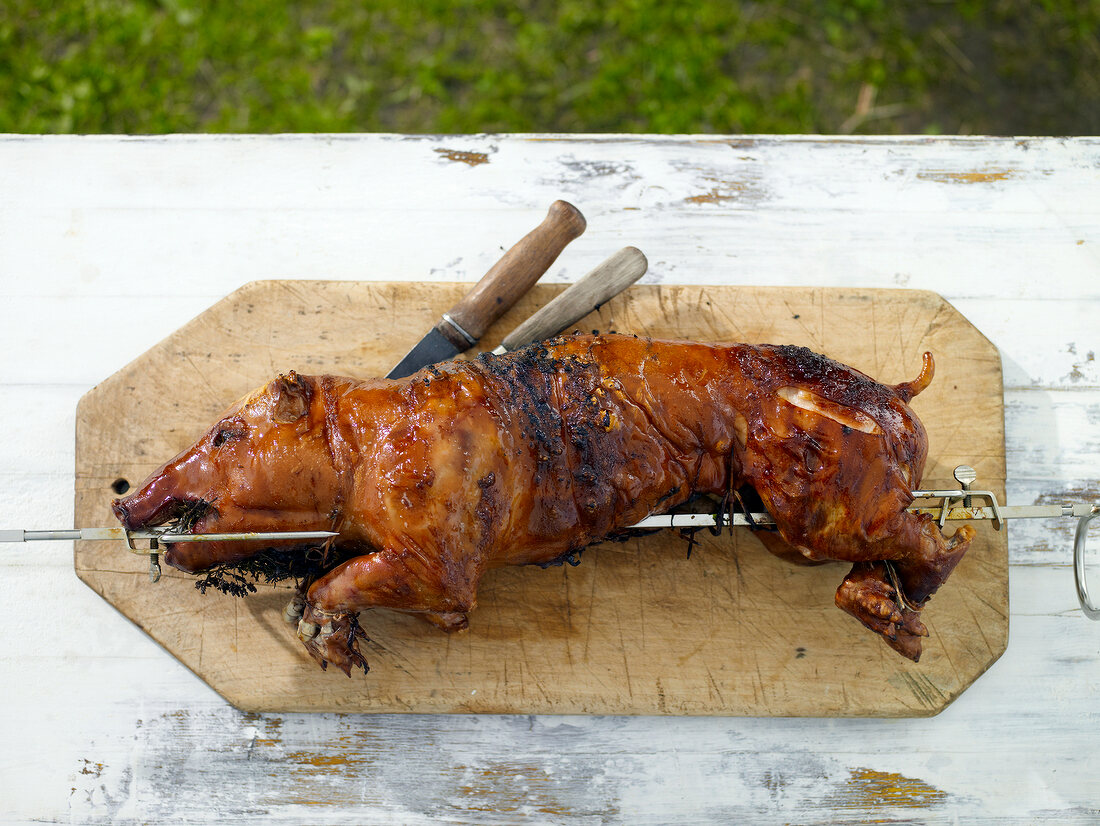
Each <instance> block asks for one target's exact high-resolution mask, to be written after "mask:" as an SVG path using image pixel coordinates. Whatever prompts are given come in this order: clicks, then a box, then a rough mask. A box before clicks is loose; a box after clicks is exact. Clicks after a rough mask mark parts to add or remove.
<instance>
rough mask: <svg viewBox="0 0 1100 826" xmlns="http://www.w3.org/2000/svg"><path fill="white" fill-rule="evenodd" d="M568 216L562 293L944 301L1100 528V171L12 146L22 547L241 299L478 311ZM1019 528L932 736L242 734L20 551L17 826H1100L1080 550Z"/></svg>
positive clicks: (701, 151) (1041, 146) (506, 151)
mask: <svg viewBox="0 0 1100 826" xmlns="http://www.w3.org/2000/svg"><path fill="white" fill-rule="evenodd" d="M558 197H564V198H566V199H568V200H570V201H572V202H574V203H576V204H577V205H578V206H579V207H580V208H581V210H582V211H583V212H584V213H585V215H586V216H587V218H588V221H589V229H588V232H587V233H586V234H585V235H584V236H583V237H582V238H580V239H579V240H578V241H576V242H574V244H573V245H572V246H571V247H570V248H569V249H568V250H567V252H566V253H565V255H564V256H563V257H562V259H561V260H560V261H559V262H558V263H557V264H556V265H555V266H554V268H553V269H552V271H551V272H550V274H549V275H548V279H549V280H557V281H569V280H572V279H575V278H577V277H578V276H580V275H581V274H583V273H584V272H586V271H587V269H588V268H589V267H591V266H592V265H593V264H595V263H596V262H598V261H599V260H601V259H602V258H603V257H605V256H606V255H608V254H609V253H610V252H612V251H614V250H615V249H618V248H619V247H621V246H623V245H625V244H634V245H637V246H639V247H640V248H642V249H643V250H644V251H645V252H646V253H647V255H648V256H649V259H650V262H651V268H650V272H649V274H648V275H647V276H646V280H647V281H648V282H649V283H653V282H664V283H713V284H724V283H734V284H754V283H755V284H785V285H845V284H851V285H859V286H867V287H891V286H904V287H912V288H923V289H931V290H935V291H937V292H939V293H941V294H942V295H943V296H945V297H946V298H947V299H948V300H950V301H951V302H952V303H953V304H954V305H955V306H956V307H957V308H958V309H959V310H961V311H962V312H963V313H964V314H965V315H966V316H967V317H968V318H969V319H970V320H971V321H972V322H973V323H974V324H975V325H976V326H977V327H979V328H980V329H981V330H983V331H984V332H985V334H986V335H987V336H988V337H989V338H990V339H991V340H992V341H993V342H994V343H995V344H996V345H997V346H998V347H999V348H1000V350H1001V353H1002V355H1003V360H1004V378H1005V404H1006V431H1007V449H1008V475H1009V479H1008V493H1009V499H1010V501H1012V502H1015V503H1020V504H1029V503H1032V502H1038V501H1056V500H1058V499H1060V498H1061V497H1062V493H1063V492H1066V494H1067V496H1069V497H1072V498H1074V499H1076V500H1078V501H1084V500H1097V499H1100V481H1098V477H1100V361H1098V360H1097V359H1096V353H1098V352H1100V323H1098V321H1100V140H1098V139H1073V140H1054V139H1040V140H1019V141H1017V140H1011V139H1003V140H1002V139H993V140H989V139H895V138H885V139H874V138H870V139H868V138H864V139H848V138H845V139H838V140H832V139H817V138H801V137H793V138H730V139H724V138H714V137H708V138H699V139H691V138H636V137H625V136H624V137H618V136H617V137H583V138H580V137H577V138H574V137H555V136H538V137H492V136H480V137H415V138H401V137H390V136H366V137H360V136H351V137H344V136H340V137H269V138H226V137H170V138H151V139H125V138H112V137H104V138H68V137H59V138H21V137H9V138H4V139H0V285H2V290H0V304H2V313H3V320H4V323H3V324H2V325H0V352H2V353H3V361H2V363H0V379H2V383H3V387H4V393H3V394H2V396H0V423H2V425H3V433H4V437H5V438H4V441H3V451H2V454H0V474H2V478H3V482H4V491H5V492H4V495H3V497H2V499H0V527H26V528H34V527H55V526H65V525H70V524H71V519H72V502H73V428H74V410H75V407H76V403H77V400H78V399H79V398H80V396H81V395H82V394H83V393H84V392H85V391H86V390H88V389H89V388H90V387H92V386H93V385H94V384H95V383H96V382H97V381H99V380H101V379H103V378H105V377H106V376H108V375H110V374H111V373H113V372H114V371H115V370H117V369H118V368H119V367H120V366H122V365H123V364H125V363H126V362H128V361H129V360H130V359H132V358H134V357H135V356H137V355H139V354H140V353H142V352H143V351H144V350H145V349H147V348H148V347H149V346H150V345H152V344H154V343H155V342H157V341H158V340H159V339H160V338H161V337H163V336H164V335H166V334H167V333H168V332H170V331H172V330H174V329H175V328H177V327H178V326H180V325H181V324H182V323H183V322H185V321H187V320H188V319H190V318H191V317H193V316H194V315H196V314H197V313H199V312H200V311H202V310H203V309H205V308H206V307H207V306H209V305H210V304H212V303H213V302H214V301H216V300H217V299H219V298H221V297H222V296H224V295H226V294H227V293H229V292H231V291H232V290H234V289H235V288H237V287H239V286H240V285H241V284H243V283H245V282H247V281H250V280H253V279H260V278H296V279H297V278H327V279H331V278H335V279H396V280H401V279H408V280H415V279H438V280H448V281H474V280H476V279H477V278H478V277H480V276H481V275H482V274H483V273H484V271H485V270H486V269H487V268H488V267H489V266H490V265H491V264H492V263H493V262H494V261H495V260H496V258H497V257H499V255H500V254H501V251H502V250H503V249H504V248H506V247H507V246H509V245H510V244H511V243H512V242H513V241H515V240H516V239H517V238H518V237H519V236H521V235H522V234H523V233H524V232H526V231H527V229H529V228H530V227H532V226H534V225H535V224H536V223H538V221H539V220H540V219H541V217H542V215H543V214H544V212H545V209H546V206H547V205H548V204H549V203H550V202H551V201H552V200H554V199H555V198H558ZM181 392H186V388H181ZM1009 530H1010V534H1009V547H1010V556H1011V563H1012V567H1011V572H1010V591H1011V631H1010V642H1009V647H1008V651H1007V653H1006V654H1005V655H1004V657H1003V658H1002V659H1001V660H1000V661H999V662H997V663H996V664H995V665H994V666H993V667H992V668H991V670H990V671H989V672H988V673H987V674H985V675H984V676H983V677H981V678H980V679H979V680H978V682H977V683H976V684H975V685H973V686H972V687H971V688H970V689H969V690H968V691H967V692H966V693H964V694H963V696H962V697H961V698H960V699H959V700H958V701H957V702H956V703H955V704H954V705H952V706H950V707H949V708H948V709H947V710H946V711H944V712H943V713H942V714H941V715H939V716H938V717H935V718H931V719H923V720H912V721H909V720H901V721H881V720H795V719H727V718H624V717H614V718H593V717H585V718H579V717H569V718H558V717H506V716H499V717H473V716H401V715H392V716H390V715H379V716H358V715H353V716H336V715H315V716H311V715H291V714H282V715H279V714H273V715H263V716H257V715H251V714H243V713H240V712H237V711H236V710H234V709H233V708H232V707H230V706H228V705H226V703H225V702H224V701H222V700H221V699H220V698H219V697H218V696H217V695H216V694H215V693H214V692H213V691H212V690H210V689H209V688H207V687H206V686H205V685H204V684H203V683H201V682H200V681H199V680H198V679H197V678H195V677H194V676H193V675H192V674H191V673H190V672H188V671H186V670H185V669H184V668H183V667H182V666H180V665H179V664H178V663H177V662H176V661H175V660H173V659H172V658H171V657H170V656H169V655H167V654H166V653H165V652H164V651H162V650H161V649H160V648H159V647H157V646H156V645H155V644H154V643H152V642H151V641H150V640H149V639H148V638H146V637H145V636H144V635H143V634H142V632H141V631H139V630H138V629H137V628H135V627H133V626H132V625H130V624H129V622H128V621H126V620H125V619H123V618H122V617H121V616H120V615H119V614H117V613H116V612H115V611H114V610H113V609H112V608H110V607H109V606H108V605H107V604H106V603H105V602H103V601H102V600H101V599H100V598H99V597H98V596H96V595H95V594H93V593H92V592H91V591H90V590H88V589H87V588H85V587H84V586H83V585H82V584H81V583H80V582H79V581H78V580H77V578H76V576H75V575H74V573H73V569H72V548H71V546H70V545H67V544H63V543H58V544H52V545H48V546H47V545H38V546H25V547H17V546H10V545H8V546H0V595H2V599H3V603H4V605H5V606H6V607H7V609H8V610H7V618H6V620H5V622H4V624H3V627H4V633H3V641H2V643H0V678H2V684H3V686H4V693H5V698H4V702H3V704H2V705H0V732H3V735H4V741H5V748H4V749H3V753H2V755H0V821H3V822H26V821H36V822H38V821H48V822H53V821H72V822H79V823H85V822H100V821H110V822H122V823H129V822H137V821H141V822H147V821H162V820H172V821H174V822H177V823H205V822H208V821H209V820H210V819H214V820H229V819H232V820H233V821H234V822H238V823H245V822H263V823H267V822H272V821H282V822H298V821H308V822H316V823H340V824H346V823H356V822H359V823H392V822H402V823H424V822H434V821H446V822H466V821H470V822H479V823H495V822H512V821H515V820H518V819H520V818H521V817H523V816H524V815H530V816H532V818H533V819H534V820H535V821H550V822H565V821H570V822H574V821H575V822H587V823H599V822H623V823H631V824H633V823H653V822H711V821H723V822H745V821H746V820H748V819H750V818H751V819H752V820H774V821H784V822H786V821H793V822H835V821H857V822H858V821H863V820H874V821H897V820H902V821H904V820H910V819H914V820H920V821H925V822H957V821H960V820H961V821H970V820H978V819H983V818H985V819H988V820H990V821H996V822H1005V821H1006V820H1016V821H1021V822H1032V821H1034V820H1043V819H1049V820H1051V821H1054V822H1059V823H1066V822H1082V823H1085V822H1090V823H1092V822H1096V821H1097V820H1100V750H1098V747H1097V746H1098V739H1097V738H1098V735H1097V731H1098V730H1100V712H1098V709H1100V689H1098V686H1100V624H1097V623H1091V622H1089V621H1088V620H1086V619H1085V618H1084V617H1083V615H1082V614H1081V612H1080V611H1079V610H1078V609H1077V603H1076V599H1075V595H1074V590H1073V578H1072V573H1071V569H1070V568H1069V561H1070V531H1071V525H1069V524H1066V525H1059V524H1057V523H1054V522H1033V523H1028V524H1021V523H1015V524H1013V525H1011V527H1010V529H1009ZM341 679H343V678H342V677H341ZM813 690H814V687H813V686H812V685H807V686H806V691H807V692H812V691H813Z"/></svg>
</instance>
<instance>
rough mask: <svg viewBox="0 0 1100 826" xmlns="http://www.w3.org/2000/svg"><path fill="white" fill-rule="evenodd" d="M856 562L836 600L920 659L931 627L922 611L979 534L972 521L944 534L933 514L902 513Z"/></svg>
mask: <svg viewBox="0 0 1100 826" xmlns="http://www.w3.org/2000/svg"><path fill="white" fill-rule="evenodd" d="M882 533H883V536H882V538H880V539H879V540H878V541H876V542H874V543H872V548H873V554H874V557H873V558H865V559H864V560H862V561H857V562H856V563H855V565H853V566H852V570H851V571H850V572H849V573H848V576H846V577H845V578H844V581H843V582H842V583H841V584H840V587H839V588H838V589H837V592H836V604H837V606H838V607H840V608H842V609H843V610H845V611H846V612H848V613H849V614H851V615H852V616H853V617H855V618H856V619H857V620H859V621H860V622H861V623H863V625H864V626H865V627H867V628H868V629H870V630H871V631H874V632H875V633H877V634H879V635H881V636H882V638H883V640H884V641H885V642H886V644H887V645H889V646H890V647H891V648H892V649H894V650H895V651H897V652H898V653H899V654H901V655H902V656H903V657H907V658H908V659H910V660H912V661H913V662H917V661H919V660H920V655H921V641H920V638H921V637H926V636H928V631H927V629H926V628H925V627H924V623H923V622H921V619H920V611H921V609H922V608H923V607H924V606H925V605H926V604H927V602H928V600H929V599H930V598H931V596H932V594H934V593H935V592H936V589H938V588H939V587H940V585H942V584H943V582H944V580H946V579H947V577H948V576H949V575H950V574H951V572H952V571H953V570H954V569H955V566H956V565H957V564H958V563H959V560H960V559H962V556H963V554H964V553H966V550H967V548H968V547H969V545H970V542H971V540H972V539H973V538H974V529H973V528H972V527H970V526H969V525H965V526H963V527H961V528H959V529H958V530H957V531H956V532H955V534H954V535H953V536H952V537H950V538H949V539H947V538H944V536H943V534H941V533H940V531H939V528H938V527H937V526H936V523H935V522H934V521H933V519H932V518H931V517H930V516H927V515H922V516H918V515H916V514H912V513H908V512H906V511H903V512H901V513H899V514H898V515H897V517H896V519H895V520H894V523H892V524H891V526H890V527H888V528H887V529H884V530H883V531H882Z"/></svg>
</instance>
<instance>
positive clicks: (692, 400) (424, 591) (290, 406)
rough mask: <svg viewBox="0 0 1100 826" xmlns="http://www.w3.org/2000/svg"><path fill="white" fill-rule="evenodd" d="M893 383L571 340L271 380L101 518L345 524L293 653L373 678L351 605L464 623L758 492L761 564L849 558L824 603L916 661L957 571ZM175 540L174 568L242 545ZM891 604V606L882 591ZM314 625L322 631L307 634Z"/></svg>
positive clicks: (806, 355) (723, 350) (223, 526)
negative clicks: (587, 556) (507, 570)
mask: <svg viewBox="0 0 1100 826" xmlns="http://www.w3.org/2000/svg"><path fill="white" fill-rule="evenodd" d="M931 375H932V363H931V357H930V356H929V355H927V354H926V356H925V364H924V369H923V370H922V372H921V375H920V377H918V379H916V380H915V381H913V382H909V383H907V384H902V385H898V386H897V387H887V386H884V385H881V384H878V383H877V382H874V381H872V380H871V379H869V378H868V377H867V376H865V375H864V374H862V373H860V372H858V371H856V370H853V369H851V368H849V367H845V366H843V365H841V364H838V363H837V362H834V361H832V360H830V359H827V358H825V357H823V356H820V355H818V354H816V353H813V352H811V351H809V350H806V349H804V348H800V347H790V346H750V345H744V344H735V345H706V344H696V343H689V342H668V341H653V340H649V339H640V338H634V337H629V336H618V335H607V336H572V337H566V338H559V339H554V340H552V341H550V342H547V343H545V344H541V345H536V346H533V347H530V348H526V349H524V350H521V351H518V352H515V353H511V354H508V355H505V356H499V357H493V356H489V357H482V358H479V359H477V360H476V361H473V362H469V363H467V362H451V363H447V364H443V365H439V366H438V367H432V368H428V369H426V370H423V371H421V372H419V373H417V374H415V375H413V376H411V377H410V378H408V379H403V380H399V381H389V380H383V379H379V380H372V381H353V380H351V379H346V378H336V377H331V376H317V377H309V376H297V375H295V374H291V375H290V376H289V377H280V378H279V379H276V380H275V381H274V382H272V383H270V384H269V385H267V386H266V387H264V388H262V389H260V390H258V391H257V392H256V393H254V394H252V395H251V396H249V397H248V398H246V399H244V400H242V401H241V402H239V403H238V404H237V405H235V406H234V407H233V408H232V409H230V411H229V412H228V413H227V414H226V416H225V417H223V419H222V420H221V421H219V422H218V423H217V424H216V425H215V426H214V427H213V428H211V430H210V431H209V432H208V433H207V434H206V435H205V436H204V437H203V438H202V439H200V440H199V442H198V443H197V444H195V445H194V446H193V447H192V448H190V449H189V450H187V451H184V452H183V453H181V454H180V455H179V456H177V457H176V458H174V459H173V460H171V461H170V462H168V463H167V464H166V465H165V466H164V467H163V468H161V469H160V470H158V471H157V472H156V473H154V474H153V475H152V476H151V477H150V478H149V480H148V481H147V482H146V483H145V484H144V486H143V487H142V488H141V489H140V490H138V491H137V492H135V493H134V494H133V495H131V496H129V497H126V498H125V499H120V500H117V501H116V503H115V512H116V514H117V515H118V516H119V518H120V519H121V520H122V522H123V523H124V524H125V525H126V526H127V527H130V528H140V527H143V526H148V525H152V524H158V523H160V522H164V521H166V520H167V519H169V518H171V517H172V516H173V515H176V514H178V513H179V511H180V509H181V507H182V506H183V504H185V503H188V502H193V501H196V500H199V499H201V500H204V501H206V502H210V503H212V504H213V509H211V510H210V511H209V513H207V515H206V516H205V517H203V518H202V519H201V520H200V521H199V522H197V523H196V524H195V525H194V526H193V528H192V529H193V530H195V531H196V532H212V531H240V530H263V529H276V528H284V529H289V528H300V529H321V528H332V529H336V530H339V532H340V536H339V540H338V543H339V544H340V545H341V546H342V547H343V548H345V549H348V548H352V549H354V550H356V551H361V552H362V555H360V556H356V557H355V558H353V559H351V560H350V561H348V562H346V563H344V564H342V565H340V566H339V567H337V568H335V569H334V570H332V571H331V572H329V573H327V574H326V575H325V576H323V577H321V578H320V579H318V580H317V581H316V582H313V583H312V585H311V586H310V587H309V589H308V594H307V595H306V598H307V604H306V606H305V616H304V619H303V623H302V624H301V626H300V628H302V629H304V630H303V631H302V632H301V633H300V636H302V637H303V641H304V642H305V644H306V646H307V648H308V649H309V650H310V653H311V654H313V656H314V657H315V658H317V659H318V660H319V661H321V662H322V664H325V663H326V662H334V663H336V664H337V665H338V666H340V667H341V668H343V669H344V670H345V671H348V670H349V669H350V667H351V666H352V665H365V663H364V662H363V660H362V658H361V657H360V656H359V654H358V651H357V650H356V646H355V634H356V629H357V626H356V624H355V621H354V620H355V616H356V614H357V613H358V612H359V611H361V610H363V609H366V608H372V607H382V608H391V609H394V610H399V611H410V612H418V613H421V614H424V615H425V616H426V617H427V618H428V619H430V620H431V621H433V622H435V623H436V624H438V625H440V626H441V627H444V628H446V629H448V630H454V629H457V628H462V627H465V623H466V614H467V613H468V612H469V611H471V610H472V609H473V608H474V607H475V605H476V599H477V588H478V583H479V581H480V580H481V577H482V575H483V574H484V572H485V571H486V570H487V569H488V568H490V567H494V566H500V565H523V564H531V563H545V562H549V561H553V560H556V559H559V558H561V557H563V556H564V555H567V554H570V553H572V552H575V551H578V550H580V549H581V548H584V547H585V546H587V545H589V544H591V543H593V542H597V541H599V540H601V539H603V538H605V537H606V536H608V535H609V534H613V533H616V532H618V531H621V530H622V529H623V528H625V527H627V526H629V525H632V524H634V523H635V522H637V521H639V520H640V519H642V518H643V517H645V516H647V515H650V514H654V513H661V512H663V511H666V510H668V509H669V508H671V507H673V506H674V505H677V504H680V503H682V502H684V501H685V500H687V499H688V498H690V497H692V496H693V495H696V494H717V495H719V496H721V495H726V494H728V492H729V491H731V490H735V489H737V488H739V487H741V486H742V485H751V486H752V487H753V488H755V490H756V491H757V493H758V494H759V496H760V498H761V499H762V500H763V503H764V505H765V507H766V508H767V510H768V511H769V512H770V513H771V514H772V516H773V517H774V518H775V520H776V522H777V523H778V526H779V530H778V534H771V535H770V537H768V536H767V534H765V533H761V534H760V535H761V536H765V537H766V545H767V547H768V548H769V550H772V551H773V552H775V553H777V554H779V555H781V556H785V557H788V558H790V557H794V558H797V559H800V560H802V561H817V560H826V559H837V560H846V561H851V562H854V563H856V564H855V566H854V567H853V569H852V572H851V573H850V574H849V575H848V577H847V579H845V581H844V583H842V585H841V586H840V589H839V590H838V592H837V604H838V605H840V606H841V607H842V608H844V609H845V610H846V611H848V612H849V613H851V614H852V615H853V616H855V617H856V618H857V619H859V620H860V621H861V622H862V623H863V624H864V625H866V626H867V627H868V628H871V629H872V630H874V631H876V632H877V633H879V634H881V635H882V636H883V638H884V639H885V640H886V642H887V643H888V644H889V645H890V646H891V647H892V648H894V649H895V650H897V651H899V652H900V653H902V654H903V655H904V656H907V657H909V658H911V659H913V660H916V659H918V657H919V656H920V650H921V645H920V637H921V636H925V635H927V632H926V631H925V630H924V626H923V625H922V624H921V622H920V619H919V610H920V608H921V607H922V606H923V605H924V603H925V602H926V601H927V600H928V598H929V597H930V596H931V595H932V593H933V592H934V591H935V590H936V589H937V588H938V587H939V586H940V585H941V584H942V582H943V581H944V579H946V578H947V576H948V575H949V574H950V572H951V570H952V569H953V568H954V566H955V564H956V563H957V562H958V560H959V558H960V557H961V556H962V554H963V552H964V551H965V549H966V547H967V545H968V544H969V541H970V538H971V537H972V535H973V531H972V529H970V528H968V527H965V528H961V529H960V530H959V531H958V532H957V533H956V535H955V536H954V537H952V538H951V540H945V539H944V538H943V536H942V535H941V534H940V532H939V530H938V529H937V528H936V526H935V524H934V523H933V522H932V520H931V519H930V518H929V517H927V516H916V515H913V514H910V513H908V512H906V510H905V508H906V507H907V506H908V505H909V504H910V502H911V501H912V496H911V494H910V490H911V488H913V487H916V486H917V485H918V484H919V482H920V478H921V474H922V472H923V468H924V462H925V457H926V453H927V437H926V434H925V431H924V428H923V427H922V426H921V424H920V422H919V421H918V420H917V419H916V417H915V416H914V415H913V413H912V411H911V410H910V408H909V406H908V401H909V399H910V398H911V396H912V395H915V394H916V393H917V392H919V391H920V390H922V389H923V388H924V387H925V386H926V385H927V383H928V382H929V381H930V380H931ZM257 550H259V549H258V548H257V547H256V546H251V547H249V546H247V545H244V544H242V543H201V544H198V543H194V544H187V545H176V546H173V547H171V548H170V549H169V550H168V552H167V554H166V559H167V561H168V562H169V563H170V564H172V565H175V566H176V567H178V568H181V569H183V570H185V571H191V572H196V571H201V570H204V569H207V568H209V567H211V566H213V565H216V564H219V563H223V562H226V561H229V560H233V559H238V558H241V557H243V556H247V555H249V554H253V553H255V552H256V551H257ZM899 587H900V589H901V591H902V593H901V594H898V592H897V588H899ZM317 628H320V629H321V630H320V631H319V632H318V631H316V630H315V629H317Z"/></svg>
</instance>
